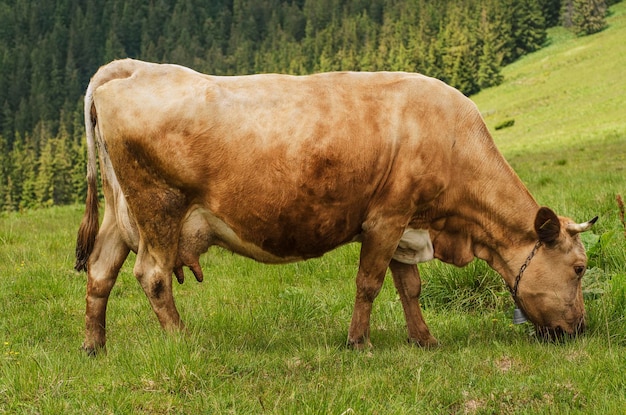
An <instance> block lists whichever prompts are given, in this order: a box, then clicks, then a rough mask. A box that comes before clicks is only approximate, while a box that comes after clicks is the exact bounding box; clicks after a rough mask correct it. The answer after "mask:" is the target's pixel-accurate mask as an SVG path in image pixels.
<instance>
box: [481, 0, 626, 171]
mask: <svg viewBox="0 0 626 415" xmlns="http://www.w3.org/2000/svg"><path fill="white" fill-rule="evenodd" d="M611 13H612V14H611V16H610V17H609V19H608V23H609V27H608V29H606V30H604V31H603V32H600V33H597V34H595V35H591V36H586V37H576V36H574V35H573V34H571V32H568V31H566V30H565V29H563V28H562V27H558V28H552V29H550V30H549V31H548V42H549V43H551V44H550V45H549V46H547V47H545V48H543V49H541V50H539V51H537V52H534V53H532V54H530V55H527V56H525V57H523V58H522V59H520V60H518V61H517V62H514V63H513V64H511V65H509V66H507V67H505V68H504V69H503V70H502V74H503V76H504V82H503V84H501V85H499V86H497V87H494V88H490V89H486V90H484V91H482V92H480V93H478V94H477V95H474V96H472V99H473V100H474V102H476V104H477V105H478V107H479V108H480V110H481V112H482V113H483V116H484V117H485V120H486V122H487V124H488V126H489V129H490V130H491V131H492V133H493V136H494V139H495V140H496V143H497V145H498V147H499V148H500V149H501V151H503V152H504V153H505V155H507V156H511V157H512V156H515V155H516V154H521V153H524V152H526V151H531V152H532V151H533V149H535V150H536V149H537V148H538V147H540V148H541V149H542V150H548V149H556V148H560V147H562V146H567V147H570V146H574V145H583V144H584V143H588V142H590V141H591V142H593V141H598V140H603V139H605V138H606V137H607V136H619V137H621V142H622V143H623V144H624V147H623V152H624V153H626V138H625V136H626V117H624V114H625V113H624V108H626V78H625V77H624V68H626V42H624V39H626V3H619V4H616V5H614V6H612V7H611ZM507 119H514V120H515V125H514V126H513V127H510V128H505V129H501V130H499V131H496V130H495V126H496V125H497V124H498V123H500V122H502V121H504V120H507ZM622 156H623V154H622ZM624 164H626V160H624Z"/></svg>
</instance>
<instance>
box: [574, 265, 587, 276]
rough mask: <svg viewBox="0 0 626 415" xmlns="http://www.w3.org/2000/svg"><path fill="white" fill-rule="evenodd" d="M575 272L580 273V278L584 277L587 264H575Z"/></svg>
mask: <svg viewBox="0 0 626 415" xmlns="http://www.w3.org/2000/svg"><path fill="white" fill-rule="evenodd" d="M574 272H575V273H576V275H578V278H582V276H583V275H585V266H584V265H575V266H574Z"/></svg>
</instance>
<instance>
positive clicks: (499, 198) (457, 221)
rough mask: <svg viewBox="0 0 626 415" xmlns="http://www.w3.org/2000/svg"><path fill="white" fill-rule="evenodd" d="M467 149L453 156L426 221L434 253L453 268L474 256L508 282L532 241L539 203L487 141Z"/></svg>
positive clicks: (533, 240) (517, 268) (534, 240)
mask: <svg viewBox="0 0 626 415" xmlns="http://www.w3.org/2000/svg"><path fill="white" fill-rule="evenodd" d="M483 144H485V143H483ZM469 153H470V154H469V155H463V156H460V157H459V163H458V164H457V168H456V169H455V171H456V172H458V173H457V174H456V175H455V176H456V177H452V180H451V183H450V186H449V189H448V190H447V191H446V192H445V194H443V195H442V198H441V200H440V206H439V207H438V209H437V210H438V211H439V212H438V213H439V215H437V214H435V215H434V217H433V220H432V222H431V233H432V235H433V244H434V248H435V256H436V257H437V258H439V259H441V260H443V261H445V262H449V263H453V264H456V265H459V266H463V265H465V264H467V263H468V262H470V261H471V260H472V259H473V258H474V257H478V258H480V259H483V260H485V261H486V262H487V263H489V265H490V266H491V267H492V268H494V269H495V270H496V271H498V272H499V273H500V274H501V275H502V276H503V278H504V279H505V280H506V281H507V282H508V283H509V284H510V283H511V282H512V280H513V279H514V275H515V273H517V271H518V270H519V266H520V265H521V263H519V261H520V258H521V257H524V255H526V254H527V253H526V254H524V252H525V250H528V249H530V248H532V246H533V244H534V243H535V242H536V239H535V238H536V235H535V232H534V219H535V215H536V213H537V210H538V209H539V206H538V205H537V203H536V202H535V200H534V199H533V197H532V196H531V195H530V193H529V192H528V190H527V189H526V187H525V186H524V184H523V183H522V182H521V180H520V179H519V177H518V176H517V175H516V174H515V172H514V171H513V169H511V167H510V166H509V165H508V163H507V162H506V161H505V160H504V158H503V157H502V156H501V155H500V153H499V152H498V151H497V150H496V149H495V146H493V142H491V141H490V140H489V141H488V142H487V143H486V149H483V152H469ZM476 155H477V156H476ZM437 216H439V218H437Z"/></svg>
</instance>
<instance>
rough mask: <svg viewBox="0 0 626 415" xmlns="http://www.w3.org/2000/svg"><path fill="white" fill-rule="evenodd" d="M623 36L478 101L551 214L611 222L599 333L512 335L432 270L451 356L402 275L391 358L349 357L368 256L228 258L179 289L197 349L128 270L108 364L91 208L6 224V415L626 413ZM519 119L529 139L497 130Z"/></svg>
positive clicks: (380, 352) (615, 27)
mask: <svg viewBox="0 0 626 415" xmlns="http://www.w3.org/2000/svg"><path fill="white" fill-rule="evenodd" d="M612 10H613V15H612V16H611V17H610V19H609V23H610V27H609V28H608V29H607V30H605V31H604V32H602V33H599V34H597V35H594V36H591V37H587V38H575V37H573V36H572V35H570V34H568V33H567V32H565V31H563V30H561V29H555V30H553V31H551V32H550V35H551V36H550V39H551V44H550V45H549V46H548V47H546V48H544V49H543V50H541V51H539V52H537V53H535V54H533V55H530V56H528V57H526V58H524V59H522V60H521V61H519V62H516V63H515V64H513V65H511V66H509V67H507V68H505V70H504V75H505V78H506V81H505V83H504V84H503V85H501V86H499V87H497V88H493V89H490V90H486V91H483V92H482V93H481V94H479V95H477V96H475V97H473V99H474V100H475V102H476V103H477V104H478V106H479V108H480V109H481V111H483V113H484V115H485V118H486V121H487V123H488V125H489V127H490V129H491V131H492V132H494V138H495V140H496V143H497V144H498V146H499V147H500V149H501V150H502V151H503V153H504V155H505V157H506V158H507V159H508V160H509V161H510V163H511V164H512V165H513V167H514V168H515V169H516V171H517V172H518V173H519V175H520V177H521V178H522V180H523V181H524V182H525V183H526V184H527V185H528V187H529V189H530V190H531V192H532V193H533V194H534V195H535V197H536V198H537V200H538V201H539V203H541V204H545V205H548V206H551V207H553V208H554V209H555V210H556V211H557V212H558V213H559V214H564V215H568V216H571V217H574V218H575V219H576V220H578V221H581V222H582V221H585V220H588V219H590V218H591V217H592V216H595V215H598V216H599V217H600V221H599V222H598V224H597V225H596V226H595V227H594V230H593V232H592V233H588V234H586V237H585V243H586V245H587V246H588V248H589V256H590V263H589V265H590V270H589V271H588V274H587V276H586V277H585V278H584V289H585V298H586V305H587V312H588V320H589V330H588V331H587V333H586V334H585V335H584V336H583V337H581V338H578V339H576V340H570V341H567V342H565V343H564V344H550V343H542V342H540V341H538V340H537V339H536V338H535V337H534V336H533V334H532V329H531V326H529V325H521V326H513V325H512V324H511V319H510V318H511V311H512V302H511V300H510V296H509V294H508V291H507V290H506V288H505V286H504V284H503V282H502V281H501V279H500V277H499V276H497V275H496V274H495V273H494V272H493V271H491V270H490V269H489V268H488V267H486V266H485V265H484V264H483V263H481V262H475V263H472V264H471V265H470V266H468V267H466V268H463V269H458V268H454V267H451V266H447V265H443V264H441V263H437V262H431V263H428V264H423V265H420V269H421V272H422V276H423V279H424V290H423V304H424V314H425V318H426V321H427V322H428V323H429V325H430V328H431V331H432V333H433V334H434V335H435V336H436V337H437V338H438V339H439V340H440V341H441V346H440V347H439V348H437V349H435V350H422V349H419V348H416V347H410V346H409V345H407V344H406V342H405V339H406V332H405V328H404V318H403V314H402V308H401V305H400V302H399V300H398V298H397V295H396V293H395V290H394V288H393V284H392V282H391V281H390V279H388V280H387V281H386V282H385V286H384V287H383V290H382V292H381V294H380V296H379V297H378V299H377V301H376V302H375V304H374V310H373V314H372V342H373V344H374V346H375V348H374V349H373V350H371V351H367V352H356V351H351V350H348V349H347V348H346V347H345V341H346V337H347V330H348V324H349V321H350V317H351V312H352V306H353V302H354V277H355V275H356V268H357V259H358V248H359V247H358V245H349V246H345V247H343V248H341V249H339V250H337V251H334V252H332V253H330V254H328V255H326V256H324V257H322V258H320V259H317V260H311V261H307V262H302V263H296V264H291V265H284V266H268V265H262V264H258V263H255V262H253V261H251V260H247V259H244V258H241V257H238V256H235V255H232V254H230V253H228V252H225V251H222V250H219V249H211V250H210V252H209V254H208V255H205V256H204V257H203V261H202V266H203V269H204V273H205V281H204V282H203V283H202V284H198V283H196V282H195V281H194V279H193V277H190V275H188V276H187V279H186V282H185V283H184V284H183V285H178V284H175V298H176V300H177V305H178V308H179V310H180V312H181V315H182V316H183V319H184V320H185V321H186V323H187V325H188V327H189V333H188V334H187V335H174V336H171V335H166V334H165V333H163V332H162V331H161V329H160V327H159V325H158V322H157V320H156V317H155V316H154V314H153V312H152V311H151V310H150V307H149V304H148V301H147V299H146V298H145V295H144V294H143V292H142V290H141V288H140V287H139V284H137V282H136V281H135V279H134V277H133V275H132V264H133V261H132V257H131V258H130V259H129V261H127V263H126V265H125V266H124V268H123V270H122V272H121V274H120V277H119V279H118V282H117V285H116V287H115V288H114V290H113V293H112V295H111V299H110V302H109V309H108V345H107V347H108V353H107V354H106V355H99V356H97V357H95V358H90V357H88V356H86V355H85V354H84V353H82V352H81V351H80V350H79V349H80V345H81V343H82V338H83V324H84V306H85V304H84V295H85V281H86V277H85V275H84V274H79V273H77V272H74V271H73V270H72V265H73V252H74V238H75V233H76V230H77V228H78V224H79V222H80V218H81V216H82V211H83V207H82V206H71V207H62V208H61V207H59V208H57V207H54V208H50V209H45V210H37V211H29V212H24V213H19V214H9V215H7V214H5V215H2V216H0V413H18V414H22V413H25V414H82V413H99V414H126V413H128V414H196V413H216V414H222V413H237V414H242V413H244V414H247V413H285V414H295V413H298V414H300V413H303V414H309V413H310V414H317V413H328V414H338V415H339V414H396V413H398V414H400V413H426V414H435V413H445V414H447V413H454V414H484V413H503V414H512V413H529V414H530V413H532V414H535V413H546V414H548V413H549V414H559V413H567V414H569V413H584V414H587V413H598V414H613V413H624V411H626V375H625V374H626V317H625V315H626V234H625V229H624V227H623V224H622V223H621V220H620V217H619V209H618V205H617V203H616V200H615V197H616V195H617V194H621V195H622V196H623V197H625V198H626V171H625V167H626V119H625V117H624V108H626V80H625V79H624V76H623V71H624V69H623V68H626V45H625V43H624V39H626V3H621V4H618V5H616V6H614V7H613V9H612ZM507 119H514V120H515V124H514V125H513V126H512V127H509V128H505V129H501V130H498V131H495V125H497V124H498V123H500V122H502V121H504V120H507Z"/></svg>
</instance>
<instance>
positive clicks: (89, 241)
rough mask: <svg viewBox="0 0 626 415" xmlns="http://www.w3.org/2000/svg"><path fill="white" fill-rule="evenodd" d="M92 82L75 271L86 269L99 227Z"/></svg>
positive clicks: (87, 96) (87, 104) (87, 103)
mask: <svg viewBox="0 0 626 415" xmlns="http://www.w3.org/2000/svg"><path fill="white" fill-rule="evenodd" d="M93 89H94V82H93V81H92V82H90V83H89V86H88V87H87V92H86V93H85V133H86V136H87V200H86V202H85V214H84V216H83V220H82V222H81V223H80V228H78V236H77V238H76V264H75V265H74V268H75V269H76V270H77V271H87V261H88V260H89V256H90V255H91V252H92V251H93V247H94V245H95V243H96V235H97V234H98V228H99V226H100V225H99V213H98V172H97V156H96V141H95V140H96V136H95V135H96V129H95V125H96V118H95V114H92V112H91V111H92V108H93Z"/></svg>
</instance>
